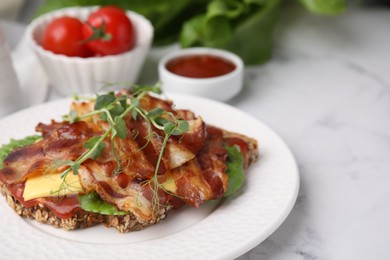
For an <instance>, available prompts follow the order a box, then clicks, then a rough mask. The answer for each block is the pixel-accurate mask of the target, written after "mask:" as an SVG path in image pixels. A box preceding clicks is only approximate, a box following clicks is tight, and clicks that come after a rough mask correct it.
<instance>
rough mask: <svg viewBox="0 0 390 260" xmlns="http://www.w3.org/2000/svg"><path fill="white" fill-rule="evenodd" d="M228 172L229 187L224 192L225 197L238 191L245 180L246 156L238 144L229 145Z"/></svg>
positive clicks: (227, 148)
mask: <svg viewBox="0 0 390 260" xmlns="http://www.w3.org/2000/svg"><path fill="white" fill-rule="evenodd" d="M225 149H226V150H227V152H228V159H227V174H228V176H229V181H228V188H227V190H226V192H225V194H224V196H225V197H227V196H230V195H232V194H234V193H236V192H237V191H238V190H239V189H240V188H241V186H242V185H243V184H244V181H245V174H244V157H243V155H242V154H241V152H240V151H239V150H238V148H237V147H236V146H227V145H225Z"/></svg>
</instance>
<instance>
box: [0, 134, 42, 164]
mask: <svg viewBox="0 0 390 260" xmlns="http://www.w3.org/2000/svg"><path fill="white" fill-rule="evenodd" d="M41 138H42V136H40V135H32V136H27V137H25V138H23V139H11V140H10V142H9V143H8V144H4V145H3V146H1V147H0V169H1V168H3V166H4V165H3V162H4V159H5V158H6V157H7V156H8V155H9V154H10V153H11V152H12V151H14V150H15V149H16V148H20V147H23V146H27V145H30V144H33V143H35V142H36V141H37V140H39V139H41Z"/></svg>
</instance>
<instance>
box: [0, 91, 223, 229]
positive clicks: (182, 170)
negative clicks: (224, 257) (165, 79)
mask: <svg viewBox="0 0 390 260" xmlns="http://www.w3.org/2000/svg"><path fill="white" fill-rule="evenodd" d="M141 105H142V106H143V108H144V109H145V110H152V109H154V108H156V107H161V108H163V109H164V110H165V111H168V112H170V113H172V114H173V115H175V116H177V117H178V118H181V119H185V120H188V122H189V125H190V131H188V132H186V133H185V134H184V135H181V136H171V137H170V138H169V139H168V143H167V147H166V149H165V150H164V153H163V157H162V163H161V164H160V167H159V168H158V170H157V171H156V163H157V160H158V156H159V153H160V151H161V149H162V141H163V138H162V136H163V135H164V133H163V132H161V131H160V130H158V129H156V128H154V127H153V126H152V130H153V132H155V133H157V135H152V136H150V131H149V130H148V128H149V127H151V126H149V125H148V123H147V122H146V121H145V120H143V119H142V118H141V117H138V118H137V119H136V120H134V119H133V118H132V117H131V116H127V117H125V121H126V124H127V127H128V132H127V137H126V138H125V139H120V138H118V137H115V138H114V142H113V143H111V141H110V140H109V139H107V140H106V141H105V144H106V148H105V149H104V151H103V153H102V155H101V156H100V157H98V158H96V159H94V160H92V159H88V160H86V161H84V162H83V163H82V165H81V167H80V169H79V172H78V173H79V179H80V183H81V185H82V187H83V189H84V193H89V192H91V191H97V192H98V193H99V195H100V196H101V198H102V199H104V200H105V201H107V202H109V203H111V204H112V205H115V206H116V207H117V208H118V209H119V210H123V211H126V212H130V213H132V214H134V215H135V216H136V217H137V219H138V221H139V222H142V223H151V222H153V221H156V220H155V215H158V214H156V213H158V212H157V211H158V210H159V207H156V205H167V206H169V203H174V204H180V203H178V200H177V198H173V196H172V192H171V191H170V192H165V191H164V189H162V187H161V185H160V184H161V183H163V182H164V181H165V180H166V178H167V175H170V176H171V177H173V178H174V180H175V184H176V186H177V190H176V196H177V197H178V198H180V199H182V200H183V201H185V202H186V203H188V204H190V205H192V206H194V207H199V206H200V205H201V204H202V203H203V202H204V201H205V200H211V199H217V198H219V197H221V196H222V195H223V193H224V191H225V190H226V188H227V179H228V176H227V174H226V173H225V171H226V157H227V154H226V150H225V149H224V148H223V137H222V134H221V132H220V131H218V130H216V129H214V128H211V127H206V125H205V123H204V122H203V120H202V119H201V118H200V117H195V115H194V114H193V113H192V112H191V111H188V110H175V109H174V108H173V107H172V102H171V101H166V100H161V99H158V98H156V97H152V96H145V98H143V99H142V100H141ZM72 109H73V110H75V111H76V112H77V114H78V115H79V116H81V115H83V114H85V113H88V112H90V111H92V109H93V103H91V102H80V103H73V104H72ZM108 127H109V125H108V123H107V122H105V121H102V120H101V119H100V118H99V117H98V116H96V115H95V116H94V117H93V118H88V119H86V120H82V121H79V122H76V123H69V122H55V121H52V122H51V123H50V124H39V125H38V126H37V128H36V130H37V131H39V132H41V133H42V136H43V139H42V140H40V141H38V142H36V143H34V144H32V145H29V146H26V147H22V148H19V149H16V150H15V151H13V152H12V153H10V154H9V156H8V157H7V158H6V159H5V160H4V168H3V169H1V170H0V182H1V183H4V184H5V185H7V186H8V187H11V186H15V185H18V184H23V183H24V182H25V181H26V179H27V178H28V177H30V176H33V175H36V174H46V173H50V171H51V170H53V171H56V172H59V171H64V170H66V169H67V167H68V166H66V163H65V164H61V162H67V161H75V160H77V159H78V158H79V157H80V156H81V155H82V154H83V153H84V152H85V151H86V149H85V148H84V146H83V145H84V143H85V142H86V141H88V140H89V139H90V138H91V137H93V136H96V135H99V136H100V135H102V134H103V133H104V131H105V130H106V129H107V128H108ZM112 145H114V146H115V147H112ZM113 148H114V149H113ZM113 150H114V151H115V153H114V152H113ZM118 160H119V162H120V165H119V164H118ZM156 174H157V175H156ZM157 181H158V183H157ZM19 186H20V185H19ZM19 186H18V187H19ZM156 198H157V200H156ZM46 199H47V198H41V199H39V200H40V201H41V202H42V201H43V202H44V201H45V200H46Z"/></svg>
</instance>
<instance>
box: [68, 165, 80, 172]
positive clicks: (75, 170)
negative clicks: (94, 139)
mask: <svg viewBox="0 0 390 260" xmlns="http://www.w3.org/2000/svg"><path fill="white" fill-rule="evenodd" d="M70 168H71V169H72V171H73V174H74V175H77V174H79V169H80V164H78V163H74V164H73V165H72V166H71V167H70Z"/></svg>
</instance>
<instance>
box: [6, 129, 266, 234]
mask: <svg viewBox="0 0 390 260" xmlns="http://www.w3.org/2000/svg"><path fill="white" fill-rule="evenodd" d="M224 137H226V138H228V137H239V138H241V139H243V140H244V141H245V142H247V143H248V150H247V153H246V156H245V158H244V159H245V168H247V167H248V166H249V165H250V164H252V163H254V162H255V161H257V159H258V157H259V153H258V144H257V141H256V140H255V139H252V138H249V137H247V136H244V135H241V134H237V133H232V132H227V131H224ZM0 191H1V193H2V194H3V195H4V196H5V198H6V201H7V203H8V204H9V206H10V207H11V208H13V209H14V210H15V212H16V213H17V214H18V215H20V216H21V217H24V218H29V219H35V220H37V221H38V222H41V223H44V224H49V225H52V226H53V227H56V228H62V229H65V230H73V229H81V228H88V227H91V226H94V225H97V224H104V225H105V226H107V227H114V228H116V229H117V230H118V231H119V232H121V233H125V232H130V231H138V230H141V229H143V228H145V227H146V226H149V225H151V224H155V223H157V222H159V221H160V220H162V219H164V218H165V217H166V214H167V213H168V211H170V209H171V207H165V208H161V210H160V212H159V214H158V216H157V219H156V221H154V222H153V223H141V222H139V221H138V220H137V219H136V217H135V216H134V215H132V214H128V215H121V216H109V215H102V214H99V213H93V212H87V211H84V210H82V209H79V210H78V211H77V212H76V213H75V214H74V216H73V217H72V218H68V219H61V218H59V217H57V216H56V215H55V214H54V213H53V212H52V211H51V210H50V209H49V208H48V207H46V206H44V205H41V204H38V205H36V206H34V207H31V208H27V207H25V206H23V205H22V204H21V203H20V202H19V201H18V200H17V199H15V198H14V197H13V196H12V194H11V193H10V191H9V190H8V189H7V188H6V187H5V185H4V184H3V183H1V181H0Z"/></svg>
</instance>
